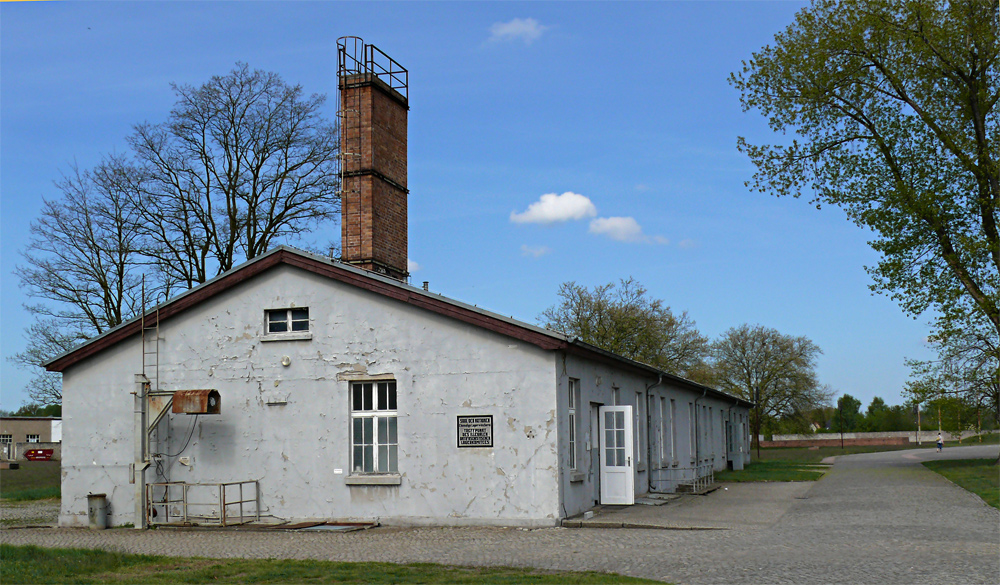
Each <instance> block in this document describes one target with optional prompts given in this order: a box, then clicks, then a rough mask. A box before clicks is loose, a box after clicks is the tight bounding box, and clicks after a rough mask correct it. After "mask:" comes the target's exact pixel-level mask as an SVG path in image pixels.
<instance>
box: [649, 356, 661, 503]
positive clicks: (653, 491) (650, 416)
mask: <svg viewBox="0 0 1000 585" xmlns="http://www.w3.org/2000/svg"><path fill="white" fill-rule="evenodd" d="M662 383H663V372H660V376H659V379H657V380H656V383H655V384H652V385H650V386H646V491H647V492H652V493H656V490H654V489H653V449H652V445H653V442H652V441H650V440H649V429H650V428H652V416H653V415H652V414H651V413H650V412H649V391H650V390H652V389H653V388H656V387H657V386H659V385H660V384H662ZM660 440H661V441H662V440H663V437H660Z"/></svg>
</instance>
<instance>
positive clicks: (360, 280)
mask: <svg viewBox="0 0 1000 585" xmlns="http://www.w3.org/2000/svg"><path fill="white" fill-rule="evenodd" d="M279 265H287V266H294V267H296V268H300V269H302V270H305V271H307V272H312V273H314V274H318V275H320V276H325V277H327V278H330V279H332V280H336V281H339V282H342V283H345V284H348V285H351V286H355V287H358V288H360V289H364V290H367V291H371V292H372V293H375V294H379V295H382V296H385V297H389V298H392V299H395V300H397V301H400V302H404V303H407V304H410V305H414V306H416V307H420V308H422V309H425V310H427V311H431V312H432V313H437V314H439V315H444V316H446V317H450V318H452V319H456V320H458V321H462V322H464V323H468V324H470V325H475V326H477V327H482V328H483V329H487V330H490V331H494V332H496V333H499V334H501V335H506V336H507V337H512V338H514V339H517V340H519V341H523V342H525V343H530V344H532V345H536V346H538V347H540V348H542V349H545V350H564V351H567V352H569V353H573V354H576V355H580V356H582V357H586V358H588V359H592V360H595V361H599V362H604V363H608V364H613V365H615V366H617V367H620V368H624V369H627V370H630V371H633V372H635V373H638V374H641V375H646V376H649V377H650V378H657V379H658V380H671V381H673V382H675V383H677V384H680V385H682V386H687V387H689V388H691V389H694V390H697V391H699V392H701V391H704V392H705V393H707V394H711V395H713V396H716V397H719V398H723V399H727V400H733V401H736V402H739V403H742V404H744V405H750V404H751V403H750V402H747V401H745V400H743V399H741V398H738V397H735V396H731V395H729V394H726V393H724V392H720V391H719V390H716V389H714V388H710V387H708V386H704V385H702V384H698V383H697V382H693V381H691V380H687V379H685V378H681V377H679V376H675V375H673V374H668V373H666V372H664V371H662V370H659V369H657V368H654V367H653V366H650V365H648V364H643V363H641V362H637V361H635V360H631V359H628V358H625V357H622V356H620V355H617V354H614V353H611V352H608V351H605V350H603V349H600V348H599V347H596V346H593V345H590V344H588V343H584V342H582V341H580V340H579V339H576V338H571V337H569V336H567V335H566V334H564V333H560V332H558V331H552V330H550V329H544V328H542V327H537V326H535V325H531V324H529V323H525V322H523V321H518V320H516V319H514V318H511V317H505V316H503V315H499V314H497V313H493V312H490V311H486V310H483V309H481V308H479V307H476V306H473V305H468V304H466V303H462V302H460V301H456V300H454V299H450V298H448V297H445V296H442V295H440V294H437V293H432V292H429V291H425V290H423V289H421V288H417V287H414V286H411V285H409V284H406V283H403V282H400V281H398V280H394V279H391V278H388V277H385V276H382V275H380V274H376V273H374V272H369V271H367V270H362V269H360V268H356V267H354V266H351V265H349V264H344V263H342V262H338V261H336V260H332V259H330V258H327V257H324V256H320V255H317V254H312V253H310V252H305V251H303V250H298V249H296V248H291V247H288V246H278V247H277V248H273V249H271V250H269V251H268V252H266V253H265V254H262V255H261V256H258V257H256V258H254V259H253V260H248V261H247V262H244V263H243V264H241V265H239V266H237V267H235V268H233V269H231V270H229V271H227V272H224V273H222V274H220V275H219V276H217V277H215V278H213V279H212V280H209V281H207V282H204V283H202V284H200V285H198V286H196V287H194V288H192V289H190V290H188V291H185V292H183V293H181V294H179V295H177V296H175V297H173V298H171V299H170V300H168V301H165V302H163V303H161V304H160V305H158V306H156V307H153V308H151V309H149V310H148V311H147V312H146V318H147V319H153V318H157V314H158V318H159V320H160V321H161V322H162V321H165V320H168V319H170V318H171V317H173V316H175V315H178V314H180V313H182V312H183V311H186V310H187V309H189V308H191V307H193V306H195V305H197V304H199V303H201V302H203V301H205V300H207V299H209V298H211V297H213V296H215V295H217V294H219V293H221V292H223V291H226V290H228V289H230V288H232V287H234V286H236V285H238V284H240V283H242V282H245V281H247V280H250V279H251V278H253V277H254V276H256V275H258V274H260V273H262V272H264V271H265V270H268V269H270V268H273V267H275V266H279ZM141 328H142V318H141V316H140V317H135V318H133V319H131V320H129V321H126V322H125V323H122V324H121V325H119V326H117V327H115V328H114V329H110V330H108V331H106V332H104V333H103V334H101V335H98V336H97V337H93V338H91V339H89V340H87V341H86V342H84V343H83V344H82V345H80V346H78V347H76V348H73V349H71V350H70V351H67V352H65V353H63V354H60V355H58V356H56V357H54V358H52V359H51V360H49V361H48V362H46V363H45V364H43V365H44V366H45V369H46V370H48V371H50V372H62V371H64V370H65V369H66V368H69V367H70V366H72V365H73V364H76V363H78V362H80V361H82V360H84V359H86V358H88V357H90V356H92V355H94V354H96V353H98V352H100V351H102V350H104V349H107V348H109V347H111V346H113V345H115V344H117V343H119V342H121V341H124V340H125V339H128V338H130V337H132V336H134V335H138V334H139V333H140V331H141Z"/></svg>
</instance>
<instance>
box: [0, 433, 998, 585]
mask: <svg viewBox="0 0 1000 585" xmlns="http://www.w3.org/2000/svg"><path fill="white" fill-rule="evenodd" d="M996 453H997V448H996V447H995V446H993V447H963V448H953V449H948V450H946V452H945V453H943V454H936V453H934V451H933V450H929V451H928V450H923V451H896V452H891V453H871V454H864V455H851V456H846V457H840V458H838V459H837V461H836V463H835V465H834V467H833V469H832V470H831V471H830V473H828V474H827V476H826V477H825V478H823V479H822V480H821V481H819V482H816V483H814V484H812V485H811V487H810V488H809V489H807V490H792V491H791V492H790V493H791V494H797V495H792V498H793V499H794V502H793V503H791V505H786V506H780V507H778V508H776V509H779V508H780V516H779V517H776V518H775V519H774V521H773V522H771V523H766V522H761V521H760V518H759V515H752V516H751V518H752V519H753V521H749V522H746V523H744V524H739V523H736V522H734V523H733V524H732V525H731V526H730V528H729V529H727V530H647V529H601V528H579V529H574V528H544V529H536V530H525V529H505V528H389V527H383V528H376V529H372V530H366V531H361V532H353V533H348V534H338V533H310V534H305V533H291V532H249V531H246V532H242V531H241V532H224V533H221V532H212V531H179V530H156V531H145V532H137V531H132V530H127V529H118V530H107V531H101V532H98V531H88V530H80V529H7V530H2V531H0V542H3V543H10V544H29V543H30V544H39V545H43V546H71V547H91V548H92V547H106V548H113V549H117V550H123V551H128V552H142V553H155V554H165V555H176V556H189V555H190V556H207V557H251V558H297V559H304V558H312V559H324V560H342V561H388V562H434V563H447V564H458V565H481V566H490V565H494V566H495V565H506V566H528V567H539V568H545V569H556V570H575V571H579V570H594V571H609V572H616V573H622V574H627V575H635V576H639V577H648V578H653V579H660V580H667V581H672V582H675V583H681V584H715V583H747V584H766V583H810V584H817V585H818V584H823V583H900V584H907V585H909V584H912V583H929V584H943V583H947V584H954V583H959V584H965V583H990V584H995V583H1000V513H998V511H997V510H995V509H994V508H990V507H988V506H986V505H985V504H984V503H983V502H982V500H980V499H979V498H977V497H975V496H973V495H971V494H969V493H968V492H966V491H964V490H962V489H961V488H958V487H957V486H955V485H953V484H952V483H950V482H949V481H947V480H946V479H944V478H942V477H941V476H939V475H937V474H936V473H934V472H931V471H929V470H927V469H925V468H924V467H923V466H921V465H920V461H921V460H926V459H931V458H967V457H995V456H996ZM778 489H781V488H778ZM746 493H749V492H746ZM711 497H712V496H706V498H711ZM749 505H752V502H750V503H749ZM701 507H702V508H703V509H705V510H706V513H711V512H710V510H709V509H708V508H709V507H708V506H706V505H702V506H701ZM644 508H645V509H646V511H647V512H648V513H649V514H662V513H666V512H663V511H664V510H665V509H668V508H670V505H667V506H661V507H653V506H644Z"/></svg>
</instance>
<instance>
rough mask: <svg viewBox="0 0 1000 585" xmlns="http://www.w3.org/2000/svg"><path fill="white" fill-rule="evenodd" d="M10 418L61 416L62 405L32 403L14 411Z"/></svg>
mask: <svg viewBox="0 0 1000 585" xmlns="http://www.w3.org/2000/svg"><path fill="white" fill-rule="evenodd" d="M11 416H62V405H61V404H38V403H36V402H32V403H29V404H25V405H24V406H22V407H21V408H19V409H17V410H16V411H14V413H13V414H11Z"/></svg>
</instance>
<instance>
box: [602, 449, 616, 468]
mask: <svg viewBox="0 0 1000 585" xmlns="http://www.w3.org/2000/svg"><path fill="white" fill-rule="evenodd" d="M604 452H605V453H607V457H606V459H607V461H605V462H604V464H605V465H607V466H608V467H614V466H615V450H614V449H605V450H604Z"/></svg>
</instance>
